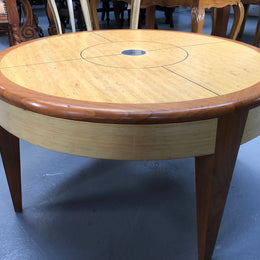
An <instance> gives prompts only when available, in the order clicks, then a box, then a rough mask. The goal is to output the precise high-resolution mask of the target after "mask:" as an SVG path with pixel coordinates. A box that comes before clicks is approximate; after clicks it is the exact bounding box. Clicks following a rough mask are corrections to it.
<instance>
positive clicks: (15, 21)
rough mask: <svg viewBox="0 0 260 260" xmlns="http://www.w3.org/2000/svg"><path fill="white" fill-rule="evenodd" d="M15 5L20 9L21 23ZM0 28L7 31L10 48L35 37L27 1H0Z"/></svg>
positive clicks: (30, 10) (30, 9)
mask: <svg viewBox="0 0 260 260" xmlns="http://www.w3.org/2000/svg"><path fill="white" fill-rule="evenodd" d="M17 3H19V4H20V6H21V9H22V12H21V13H22V17H23V22H22V24H20V18H19V14H18V10H17ZM0 26H1V28H2V31H3V30H4V31H8V36H9V43H10V46H12V45H15V44H18V43H20V42H23V41H28V40H32V39H34V38H35V37H36V28H35V24H34V21H33V13H32V8H31V5H30V3H29V1H28V0H18V1H16V0H0Z"/></svg>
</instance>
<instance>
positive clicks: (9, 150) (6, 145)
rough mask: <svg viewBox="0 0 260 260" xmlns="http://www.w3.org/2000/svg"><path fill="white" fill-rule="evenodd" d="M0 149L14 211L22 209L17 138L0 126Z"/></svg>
mask: <svg viewBox="0 0 260 260" xmlns="http://www.w3.org/2000/svg"><path fill="white" fill-rule="evenodd" d="M0 151H1V156H2V160H3V165H4V169H5V174H6V178H7V182H8V186H9V190H10V193H11V196H12V200H13V205H14V209H15V211H16V212H19V211H22V192H21V167H20V147H19V138H17V137H15V136H14V135H12V134H10V133H9V132H7V131H6V130H5V129H3V128H2V127H0Z"/></svg>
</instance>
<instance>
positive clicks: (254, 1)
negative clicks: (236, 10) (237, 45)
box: [238, 0, 260, 46]
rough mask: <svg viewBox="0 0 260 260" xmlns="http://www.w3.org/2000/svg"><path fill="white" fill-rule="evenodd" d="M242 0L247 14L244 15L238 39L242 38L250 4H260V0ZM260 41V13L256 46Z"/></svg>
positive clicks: (255, 40)
mask: <svg viewBox="0 0 260 260" xmlns="http://www.w3.org/2000/svg"><path fill="white" fill-rule="evenodd" d="M242 2H243V4H244V7H245V15H244V19H243V22H242V25H241V29H240V31H239V34H238V40H240V39H241V37H242V35H243V32H244V29H245V24H246V19H247V15H248V11H249V6H250V4H255V5H259V6H260V0H242ZM259 42H260V14H259V17H258V22H257V26H256V32H255V39H254V46H258V45H259Z"/></svg>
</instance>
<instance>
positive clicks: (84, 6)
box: [48, 0, 93, 34]
mask: <svg viewBox="0 0 260 260" xmlns="http://www.w3.org/2000/svg"><path fill="white" fill-rule="evenodd" d="M48 4H49V7H50V10H51V12H52V15H53V18H54V23H55V26H56V29H57V34H62V26H61V21H60V16H59V12H58V9H57V6H56V2H55V0H48ZM80 4H81V10H82V13H83V17H84V20H85V24H86V27H87V30H88V31H92V30H93V26H92V22H91V16H90V14H91V12H90V5H89V0H80ZM67 6H68V11H69V17H70V24H71V29H72V32H76V25H75V16H74V10H73V2H72V0H67Z"/></svg>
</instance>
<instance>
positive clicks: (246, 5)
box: [237, 4, 249, 41]
mask: <svg viewBox="0 0 260 260" xmlns="http://www.w3.org/2000/svg"><path fill="white" fill-rule="evenodd" d="M248 11H249V4H244V18H243V22H242V24H241V28H240V31H239V33H238V36H237V40H238V41H240V40H241V38H242V35H243V32H244V29H245V25H246V19H247V16H248Z"/></svg>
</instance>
